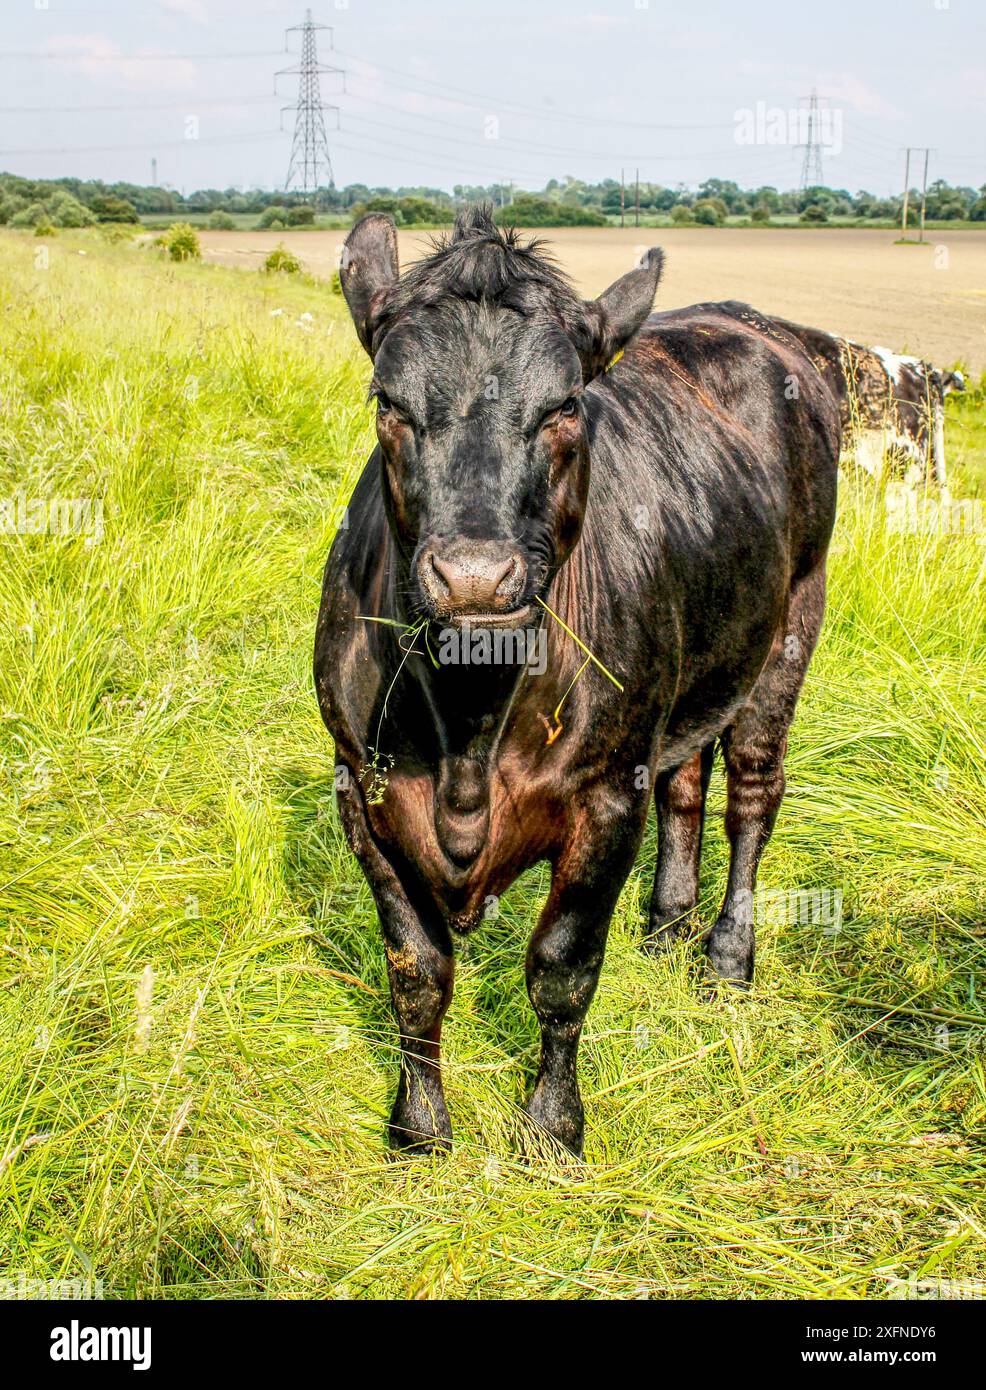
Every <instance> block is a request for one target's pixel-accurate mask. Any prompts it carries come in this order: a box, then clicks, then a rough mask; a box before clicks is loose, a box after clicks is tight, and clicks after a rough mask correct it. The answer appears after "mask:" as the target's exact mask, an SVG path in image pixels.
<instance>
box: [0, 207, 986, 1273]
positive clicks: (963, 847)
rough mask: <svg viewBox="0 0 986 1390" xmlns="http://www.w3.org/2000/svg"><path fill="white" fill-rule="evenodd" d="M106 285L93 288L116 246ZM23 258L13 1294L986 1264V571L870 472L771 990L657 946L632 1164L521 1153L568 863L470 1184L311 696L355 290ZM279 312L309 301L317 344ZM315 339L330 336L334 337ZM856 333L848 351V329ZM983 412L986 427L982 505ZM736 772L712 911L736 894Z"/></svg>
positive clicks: (3, 1207) (13, 484) (627, 1123)
mask: <svg viewBox="0 0 986 1390" xmlns="http://www.w3.org/2000/svg"><path fill="white" fill-rule="evenodd" d="M83 247H84V248H85V249H86V250H87V251H88V255H87V256H86V257H85V258H82V257H79V256H78V255H77V254H76V252H77V250H78V249H80V248H83ZM34 254H35V247H34V244H33V243H32V242H29V241H27V240H24V239H19V238H16V237H14V236H11V235H9V234H6V235H4V236H2V237H0V293H2V299H0V331H2V334H3V343H4V352H3V356H2V365H0V394H2V399H3V412H2V421H0V449H2V462H0V497H10V496H12V495H13V494H15V493H16V492H18V491H19V490H22V491H23V492H24V493H25V494H26V495H27V496H29V497H33V496H44V497H49V496H56V495H57V496H61V497H67V498H76V497H90V496H96V497H100V498H102V499H104V536H103V539H102V540H101V541H100V542H99V543H96V544H90V545H87V544H86V543H85V540H84V539H82V538H54V537H44V536H20V535H13V536H6V537H3V538H0V546H2V547H3V564H2V567H0V601H2V636H0V640H2V643H3V654H2V662H0V778H2V785H3V800H2V801H0V923H2V937H0V1027H2V1036H0V1047H2V1053H0V1057H2V1061H0V1277H6V1278H10V1277H16V1276H17V1275H18V1274H20V1273H23V1274H24V1276H25V1277H26V1278H44V1279H55V1278H69V1277H73V1276H74V1277H81V1276H82V1275H84V1274H85V1273H88V1272H89V1271H91V1273H92V1275H93V1277H97V1278H100V1279H101V1280H102V1281H103V1287H104V1292H105V1293H106V1295H107V1296H137V1297H155V1298H165V1297H166V1298H185V1297H193V1298H201V1297H218V1296H230V1297H306V1296H307V1297H311V1296H329V1297H346V1296H348V1297H375V1298H378V1297H400V1298H404V1297H422V1298H427V1297H434V1298H442V1297H470V1298H504V1297H512V1296H524V1297H547V1298H583V1297H603V1296H613V1297H621V1298H623V1297H642V1296H654V1297H660V1296H682V1297H700V1296H705V1297H712V1298H727V1297H755V1298H757V1297H808V1298H826V1297H834V1296H843V1297H845V1296H848V1297H869V1298H880V1297H885V1296H886V1295H887V1291H888V1289H889V1288H893V1287H894V1280H900V1279H904V1280H906V1279H907V1278H909V1277H910V1276H912V1275H913V1276H916V1277H918V1278H920V1279H922V1280H939V1279H940V1280H949V1281H969V1280H978V1279H982V1278H984V1277H986V1274H984V1245H986V1238H984V1231H986V1211H984V1206H986V1204H984V1201H983V1195H982V1194H983V1178H984V1176H986V1173H984V1169H986V1164H984V1159H983V1151H982V1135H983V1128H984V1120H986V1076H984V1062H983V1056H984V1039H986V1027H984V1021H986V1013H984V1005H983V994H984V987H983V975H982V965H983V946H984V926H983V901H984V889H983V885H984V882H986V841H984V837H983V833H982V830H983V814H984V809H986V788H984V758H983V748H982V741H983V704H984V698H983V697H984V676H983V645H984V644H983V633H982V615H983V610H984V603H983V598H984V595H983V588H984V583H983V578H984V566H986V551H984V546H983V536H982V533H981V532H980V533H979V534H974V535H972V536H962V535H947V534H913V535H907V534H904V535H901V534H894V533H893V532H892V531H890V530H888V528H887V526H886V524H885V522H886V517H885V512H884V508H883V502H882V499H881V497H880V494H879V493H878V492H876V491H875V490H874V489H873V488H872V486H871V485H870V484H869V483H868V482H867V481H866V480H865V479H863V480H859V479H856V478H848V479H847V481H846V484H845V486H844V488H843V494H842V501H841V511H840V520H839V526H838V532H837V537H836V541H835V545H834V553H833V559H832V565H831V572H830V575H831V577H830V591H829V612H828V617H827V620H826V625H825V629H824V633H823V638H822V643H821V646H820V649H819V651H818V654H817V656H816V658H815V661H814V664H813V666H812V669H811V671H810V673H809V677H808V682H807V688H806V692H805V696H804V699H803V701H802V704H801V710H800V714H799V718H798V720H797V722H796V724H795V728H794V731H793V736H792V743H791V751H790V755H789V758H788V777H789V789H788V794H787V799H786V801H785V804H784V808H783V810H782V813H781V817H780V821H779V824H778V828H777V831H776V833H775V836H774V839H773V841H772V843H771V846H770V848H769V850H768V852H767V855H766V857H765V861H764V866H763V872H762V876H761V883H762V884H763V886H764V887H765V888H767V889H772V888H773V889H776V888H785V889H819V890H820V889H828V890H830V891H834V890H839V889H841V890H842V893H843V916H844V920H843V922H842V925H841V929H839V930H838V931H836V932H832V933H830V931H827V930H826V929H825V928H823V927H821V926H820V925H814V924H812V923H802V924H800V925H783V924H781V925H772V924H769V923H768V924H767V925H765V926H763V927H762V928H761V930H760V934H759V940H760V950H759V961H758V975H757V983H756V987H755V989H754V990H753V992H752V993H751V995H750V996H749V997H743V998H740V997H733V996H732V995H729V996H727V997H723V998H718V999H710V998H708V997H707V996H705V995H704V994H702V993H701V992H700V990H699V989H698V987H697V982H696V974H695V970H694V968H693V962H692V960H691V959H690V958H688V957H687V956H684V955H682V956H678V957H675V958H673V959H670V960H668V961H667V962H662V963H655V962H654V961H653V960H651V959H649V958H645V957H644V956H643V955H642V954H641V952H640V951H639V949H638V945H637V941H638V937H639V926H638V923H639V919H640V917H641V914H642V906H643V904H644V903H645V902H646V898H647V895H648V892H649V887H650V879H651V876H652V873H653V867H654V852H655V847H654V836H653V830H651V831H650V832H649V833H648V836H647V839H646V842H645V846H644V849H643V852H642V854H641V856H640V860H639V863H638V865H637V868H636V870H635V872H634V874H633V875H632V876H631V879H630V881H629V884H628V886H627V889H626V891H625V893H624V895H623V898H622V900H621V903H620V907H619V909H618V912H617V915H616V919H615V921H614V926H613V931H612V934H611V940H610V947H609V952H608V956H607V961H606V966H605V969H604V973H603V980H602V985H601V987H600V990H599V994H598V996H597V999H596V1001H595V1003H594V1005H593V1008H592V1011H591V1013H590V1015H589V1021H588V1026H587V1030H586V1036H585V1041H584V1043H583V1047H582V1054H581V1056H582V1077H583V1090H584V1094H585V1100H586V1107H587V1112H588V1136H587V1162H586V1163H585V1164H584V1165H581V1166H578V1165H574V1164H573V1165H568V1166H566V1165H560V1164H557V1163H556V1162H554V1161H553V1160H552V1159H551V1158H550V1157H547V1156H546V1157H545V1158H544V1159H542V1160H539V1159H537V1158H536V1157H532V1156H531V1155H530V1154H528V1155H526V1156H521V1153H520V1150H519V1149H518V1146H517V1144H516V1117H517V1107H518V1104H519V1103H520V1101H521V1100H522V1098H523V1095H524V1092H525V1088H526V1087H527V1086H528V1085H529V1082H530V1079H531V1072H532V1068H533V1066H534V1064H535V1060H536V1055H537V1032H536V1025H535V1021H534V1018H533V1015H532V1013H531V1010H530V1008H529V1005H528V1003H527V999H526V995H525V990H524V979H523V962H524V949H525V944H526V940H527V936H528V934H529V932H530V930H531V927H532V924H533V922H534V919H535V914H536V912H537V909H538V905H539V902H540V899H541V898H542V897H543V894H544V891H545V888H546V884H547V873H546V870H544V869H543V868H542V869H540V870H537V871H535V872H533V873H532V874H530V875H528V876H527V877H526V878H525V879H524V880H523V881H522V882H521V883H519V884H518V885H517V886H516V887H515V888H514V889H513V891H512V892H511V893H509V894H508V895H507V897H506V898H505V899H504V901H503V903H502V904H501V909H500V912H499V915H498V917H497V918H496V919H495V920H493V921H490V922H487V923H485V924H484V926H483V928H482V929H481V930H480V931H478V932H477V933H476V934H475V935H474V936H473V937H472V938H470V939H469V940H468V941H466V942H463V943H461V945H460V947H459V953H458V954H459V959H458V977H457V984H456V993H455V998H454V1001H453V1004H452V1007H451V1010H450V1014H449V1018H448V1023H447V1027H446V1033H445V1039H446V1048H445V1057H446V1074H447V1087H448V1095H449V1104H450V1109H451V1111H452V1116H453V1123H454V1125H455V1129H456V1143H455V1149H454V1152H453V1154H452V1155H451V1156H450V1157H449V1158H447V1159H438V1160H426V1161H420V1160H419V1161H412V1162H398V1163H395V1162H391V1161H388V1159H387V1158H386V1157H385V1153H384V1130H385V1122H386V1116H387V1111H388V1107H389V1100H390V1097H391V1095H392V1091H393V1088H394V1084H395V1077H396V1066H397V1054H396V1048H395V1041H396V1039H395V1030H394V1026H393V1023H392V1021H391V1016H390V1009H389V1003H388V996H387V984H386V971H385V965H384V958H383V951H382V946H381V942H380V938H379V932H378V929H377V926H376V922H375V916H374V912H373V907H372V902H371V898H370V895H369V892H368V890H367V888H366V886H365V884H364V882H363V880H362V876H361V874H360V872H359V869H358V867H357V865H356V864H355V861H354V860H353V859H352V858H351V856H350V855H349V853H348V851H347V850H346V848H345V845H344V842H343V839H342V836H341V834H340V830H339V827H338V823H337V820H336V816H335V811H334V808H333V798H332V763H331V748H330V744H329V740H328V738H327V735H326V734H325V732H324V730H323V728H322V725H321V722H320V720H319V717H318V714H317V710H316V706H315V701H314V696H313V693H312V690H311V683H310V674H309V663H310V650H311V643H312V636H313V629H314V622H315V615H316V611H317V605H318V595H319V580H320V575H321V569H322V565H323V563H324V558H325V554H326V552H327V550H328V546H329V543H330V540H331V536H332V534H333V531H334V529H335V526H336V525H337V523H338V521H339V518H340V516H341V514H342V508H343V507H344V505H345V502H346V500H347V498H348V496H349V492H350V490H351V488H352V485H353V483H354V481H355V479H356V477H357V476H358V473H359V470H360V468H361V467H362V463H363V460H364V458H365V457H366V454H367V452H368V450H369V447H370V442H371V435H372V429H371V423H370V415H369V412H368V410H367V409H366V407H365V405H364V403H363V402H364V398H365V382H366V376H367V365H366V363H365V361H364V359H363V358H362V356H361V354H360V352H359V350H358V349H357V347H356V345H355V340H354V336H353V334H352V331H351V329H350V327H349V325H348V321H344V318H343V315H344V307H343V306H342V304H341V302H340V300H339V298H338V297H337V296H336V297H333V296H331V295H330V294H329V293H328V292H327V291H321V290H319V289H318V288H317V287H313V286H311V285H303V284H302V285H297V284H293V283H285V282H283V281H281V280H278V281H277V282H275V283H271V281H270V278H269V277H264V276H244V275H241V274H237V273H236V272H233V271H226V270H221V269H217V268H207V267H199V266H177V267H170V266H168V265H166V264H164V263H162V262H161V261H160V260H158V259H157V258H156V256H155V254H154V253H153V252H150V251H141V250H139V249H137V248H136V247H134V246H131V245H120V246H116V247H113V246H99V245H95V244H94V243H93V240H92V239H88V240H86V239H83V238H81V237H80V238H78V239H73V238H72V237H71V236H69V235H64V236H61V237H59V238H58V240H57V242H56V243H54V244H53V245H52V246H51V247H50V250H49V255H50V264H49V268H48V269H47V270H41V269H38V268H35V263H34ZM275 309H282V310H283V311H284V312H282V313H280V314H276V315H272V311H274V310H275ZM306 312H307V313H311V315H312V316H313V317H312V319H311V320H302V319H301V315H302V313H306ZM819 317H820V318H823V314H822V313H821V312H820V314H819ZM982 404H983V402H982V396H981V394H980V395H978V396H976V395H975V394H972V393H971V394H970V396H969V398H968V399H967V400H965V401H959V402H958V403H956V402H953V401H950V402H949V415H948V437H947V442H948V449H949V462H950V468H951V471H952V476H953V482H952V487H953V492H954V493H955V494H956V495H972V494H978V493H979V492H980V490H981V485H982V477H983V472H984V464H986V429H984V423H983V410H982ZM722 810H723V791H722V784H721V778H720V777H719V774H718V772H717V774H716V777H715V779H714V782H713V787H712V792H711V796H710V817H709V829H708V836H707V850H706V858H705V864H704V869H703V904H702V911H703V914H704V918H705V920H706V921H710V920H711V917H712V915H713V913H714V911H715V905H716V902H717V899H718V898H719V896H720V895H721V892H722V889H723V884H724V878H725V869H726V856H725V847H724V840H723V835H722V830H721V815H722Z"/></svg>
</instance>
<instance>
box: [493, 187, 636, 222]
mask: <svg viewBox="0 0 986 1390" xmlns="http://www.w3.org/2000/svg"><path fill="white" fill-rule="evenodd" d="M494 216H495V220H496V221H497V222H499V223H501V224H502V225H504V226H508V227H606V226H608V225H609V224H608V223H607V221H606V218H605V217H604V216H603V214H602V213H601V212H597V211H596V209H595V208H583V207H576V206H574V205H573V204H571V203H557V202H554V201H553V200H552V199H549V198H535V197H532V196H531V195H530V194H528V193H521V194H519V195H518V197H516V198H515V199H514V200H513V202H512V203H508V205H507V206H506V207H505V208H497V210H496V213H495V214H494Z"/></svg>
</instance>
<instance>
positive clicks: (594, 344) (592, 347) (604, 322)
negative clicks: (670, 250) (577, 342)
mask: <svg viewBox="0 0 986 1390" xmlns="http://www.w3.org/2000/svg"><path fill="white" fill-rule="evenodd" d="M663 268H664V252H663V251H662V250H661V248H660V247H659V246H652V247H651V248H650V250H649V251H645V252H644V254H643V255H642V256H641V258H640V260H639V261H638V263H637V266H636V269H634V270H631V271H629V272H628V274H626V275H623V276H621V277H620V279H619V280H617V281H616V282H615V284H612V285H610V287H609V289H608V290H605V291H604V292H603V293H602V294H601V295H600V296H599V298H598V299H590V300H588V301H587V303H586V314H587V318H588V322H589V343H588V346H587V348H586V350H585V351H583V353H582V370H583V375H584V376H585V379H586V381H589V380H591V378H592V377H594V376H598V374H599V373H600V372H601V371H603V370H604V369H605V368H606V367H608V366H609V365H610V363H611V362H612V360H613V358H614V357H615V356H616V355H617V353H618V352H621V351H622V350H623V348H624V347H625V346H626V344H627V343H628V342H629V341H630V339H631V338H632V337H633V335H634V334H635V333H636V332H637V331H638V330H639V329H640V328H641V327H642V325H643V323H644V320H645V319H646V318H647V316H648V314H649V313H650V311H651V309H652V308H653V305H654V296H655V294H657V286H658V283H659V281H660V279H661V271H662V270H663Z"/></svg>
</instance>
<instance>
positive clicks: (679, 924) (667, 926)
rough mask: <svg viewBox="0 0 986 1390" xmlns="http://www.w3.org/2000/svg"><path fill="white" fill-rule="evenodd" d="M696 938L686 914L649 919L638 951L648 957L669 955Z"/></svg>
mask: <svg viewBox="0 0 986 1390" xmlns="http://www.w3.org/2000/svg"><path fill="white" fill-rule="evenodd" d="M697 938H698V930H697V928H696V926H695V924H694V922H693V921H692V920H691V917H690V909H689V911H688V912H679V913H676V914H675V916H673V917H651V918H649V919H648V921H647V925H646V927H645V928H644V935H643V938H642V940H641V942H640V949H641V950H642V951H644V952H645V953H646V954H647V955H649V956H666V955H669V954H670V953H671V952H672V951H674V950H675V948H676V947H678V946H681V945H683V944H684V943H686V942H689V941H695V940H697Z"/></svg>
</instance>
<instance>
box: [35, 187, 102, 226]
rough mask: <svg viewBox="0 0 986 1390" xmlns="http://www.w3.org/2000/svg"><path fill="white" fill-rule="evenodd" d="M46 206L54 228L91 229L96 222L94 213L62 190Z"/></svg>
mask: <svg viewBox="0 0 986 1390" xmlns="http://www.w3.org/2000/svg"><path fill="white" fill-rule="evenodd" d="M46 206H47V210H48V215H49V217H50V218H51V220H52V222H53V223H54V225H55V226H56V227H91V226H93V224H94V223H95V221H96V216H95V213H93V212H92V211H90V209H89V208H87V207H86V205H85V204H84V203H80V202H79V200H78V198H73V196H72V194H71V193H66V192H65V190H64V189H61V190H59V192H58V193H56V194H54V196H53V197H51V198H49V200H48V203H47V204H46Z"/></svg>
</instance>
